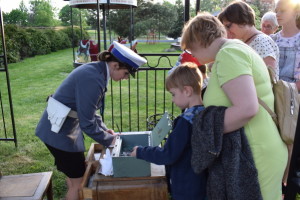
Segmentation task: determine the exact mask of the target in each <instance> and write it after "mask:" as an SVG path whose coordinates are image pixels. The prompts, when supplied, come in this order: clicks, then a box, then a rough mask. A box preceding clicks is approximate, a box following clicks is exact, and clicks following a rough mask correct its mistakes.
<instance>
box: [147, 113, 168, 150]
mask: <svg viewBox="0 0 300 200" xmlns="http://www.w3.org/2000/svg"><path fill="white" fill-rule="evenodd" d="M171 128H172V120H171V118H170V116H169V114H168V112H165V113H164V115H163V116H162V118H161V119H160V120H159V121H158V123H157V124H156V126H155V127H154V129H153V130H152V131H151V133H150V135H151V136H150V145H151V146H158V145H159V144H160V143H161V142H162V140H163V139H164V138H165V137H166V135H167V134H168V133H169V131H170V130H171Z"/></svg>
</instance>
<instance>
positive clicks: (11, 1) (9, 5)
mask: <svg viewBox="0 0 300 200" xmlns="http://www.w3.org/2000/svg"><path fill="white" fill-rule="evenodd" d="M21 1H22V0H0V6H1V10H2V11H3V12H6V13H7V12H10V11H11V10H12V9H17V8H19V5H20V2H21ZM29 1H30V0H24V3H25V5H26V6H27V7H28V8H29ZM50 1H51V5H52V6H53V7H55V8H58V9H59V10H60V9H61V8H62V7H64V6H65V5H68V4H69V2H68V1H64V0H50Z"/></svg>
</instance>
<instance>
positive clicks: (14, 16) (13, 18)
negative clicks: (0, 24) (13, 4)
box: [4, 9, 28, 26]
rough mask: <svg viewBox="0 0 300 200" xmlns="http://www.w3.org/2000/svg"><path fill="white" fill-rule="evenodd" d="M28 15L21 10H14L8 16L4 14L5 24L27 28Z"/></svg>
mask: <svg viewBox="0 0 300 200" xmlns="http://www.w3.org/2000/svg"><path fill="white" fill-rule="evenodd" d="M27 18H28V15H27V13H24V12H22V11H21V10H19V9H13V10H12V11H10V13H8V14H6V13H5V14H4V23H5V24H15V25H18V26H26V25H27Z"/></svg>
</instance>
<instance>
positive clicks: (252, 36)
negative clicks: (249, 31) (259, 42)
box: [245, 33, 260, 44]
mask: <svg viewBox="0 0 300 200" xmlns="http://www.w3.org/2000/svg"><path fill="white" fill-rule="evenodd" d="M258 34H260V33H254V34H253V35H251V36H250V37H249V38H248V39H247V40H246V41H245V43H246V44H247V43H248V42H249V41H250V40H251V39H252V38H254V37H255V36H256V35H258Z"/></svg>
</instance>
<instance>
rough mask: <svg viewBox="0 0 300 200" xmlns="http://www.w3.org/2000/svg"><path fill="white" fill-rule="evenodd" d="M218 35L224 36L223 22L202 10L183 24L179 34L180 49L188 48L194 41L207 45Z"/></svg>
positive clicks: (218, 36) (202, 45)
mask: <svg viewBox="0 0 300 200" xmlns="http://www.w3.org/2000/svg"><path fill="white" fill-rule="evenodd" d="M220 37H226V30H225V28H224V26H223V24H222V23H221V22H220V21H219V20H218V19H217V18H216V17H215V16H213V15H211V14H210V13H207V12H202V13H199V14H198V15H196V16H195V17H194V18H192V19H191V20H189V21H188V22H187V23H186V24H185V26H184V28H183V30H182V36H181V49H184V50H185V49H189V47H190V46H191V45H192V44H195V43H197V44H199V45H200V46H201V47H208V46H209V45H211V43H212V42H213V41H214V40H215V39H217V38H220Z"/></svg>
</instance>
